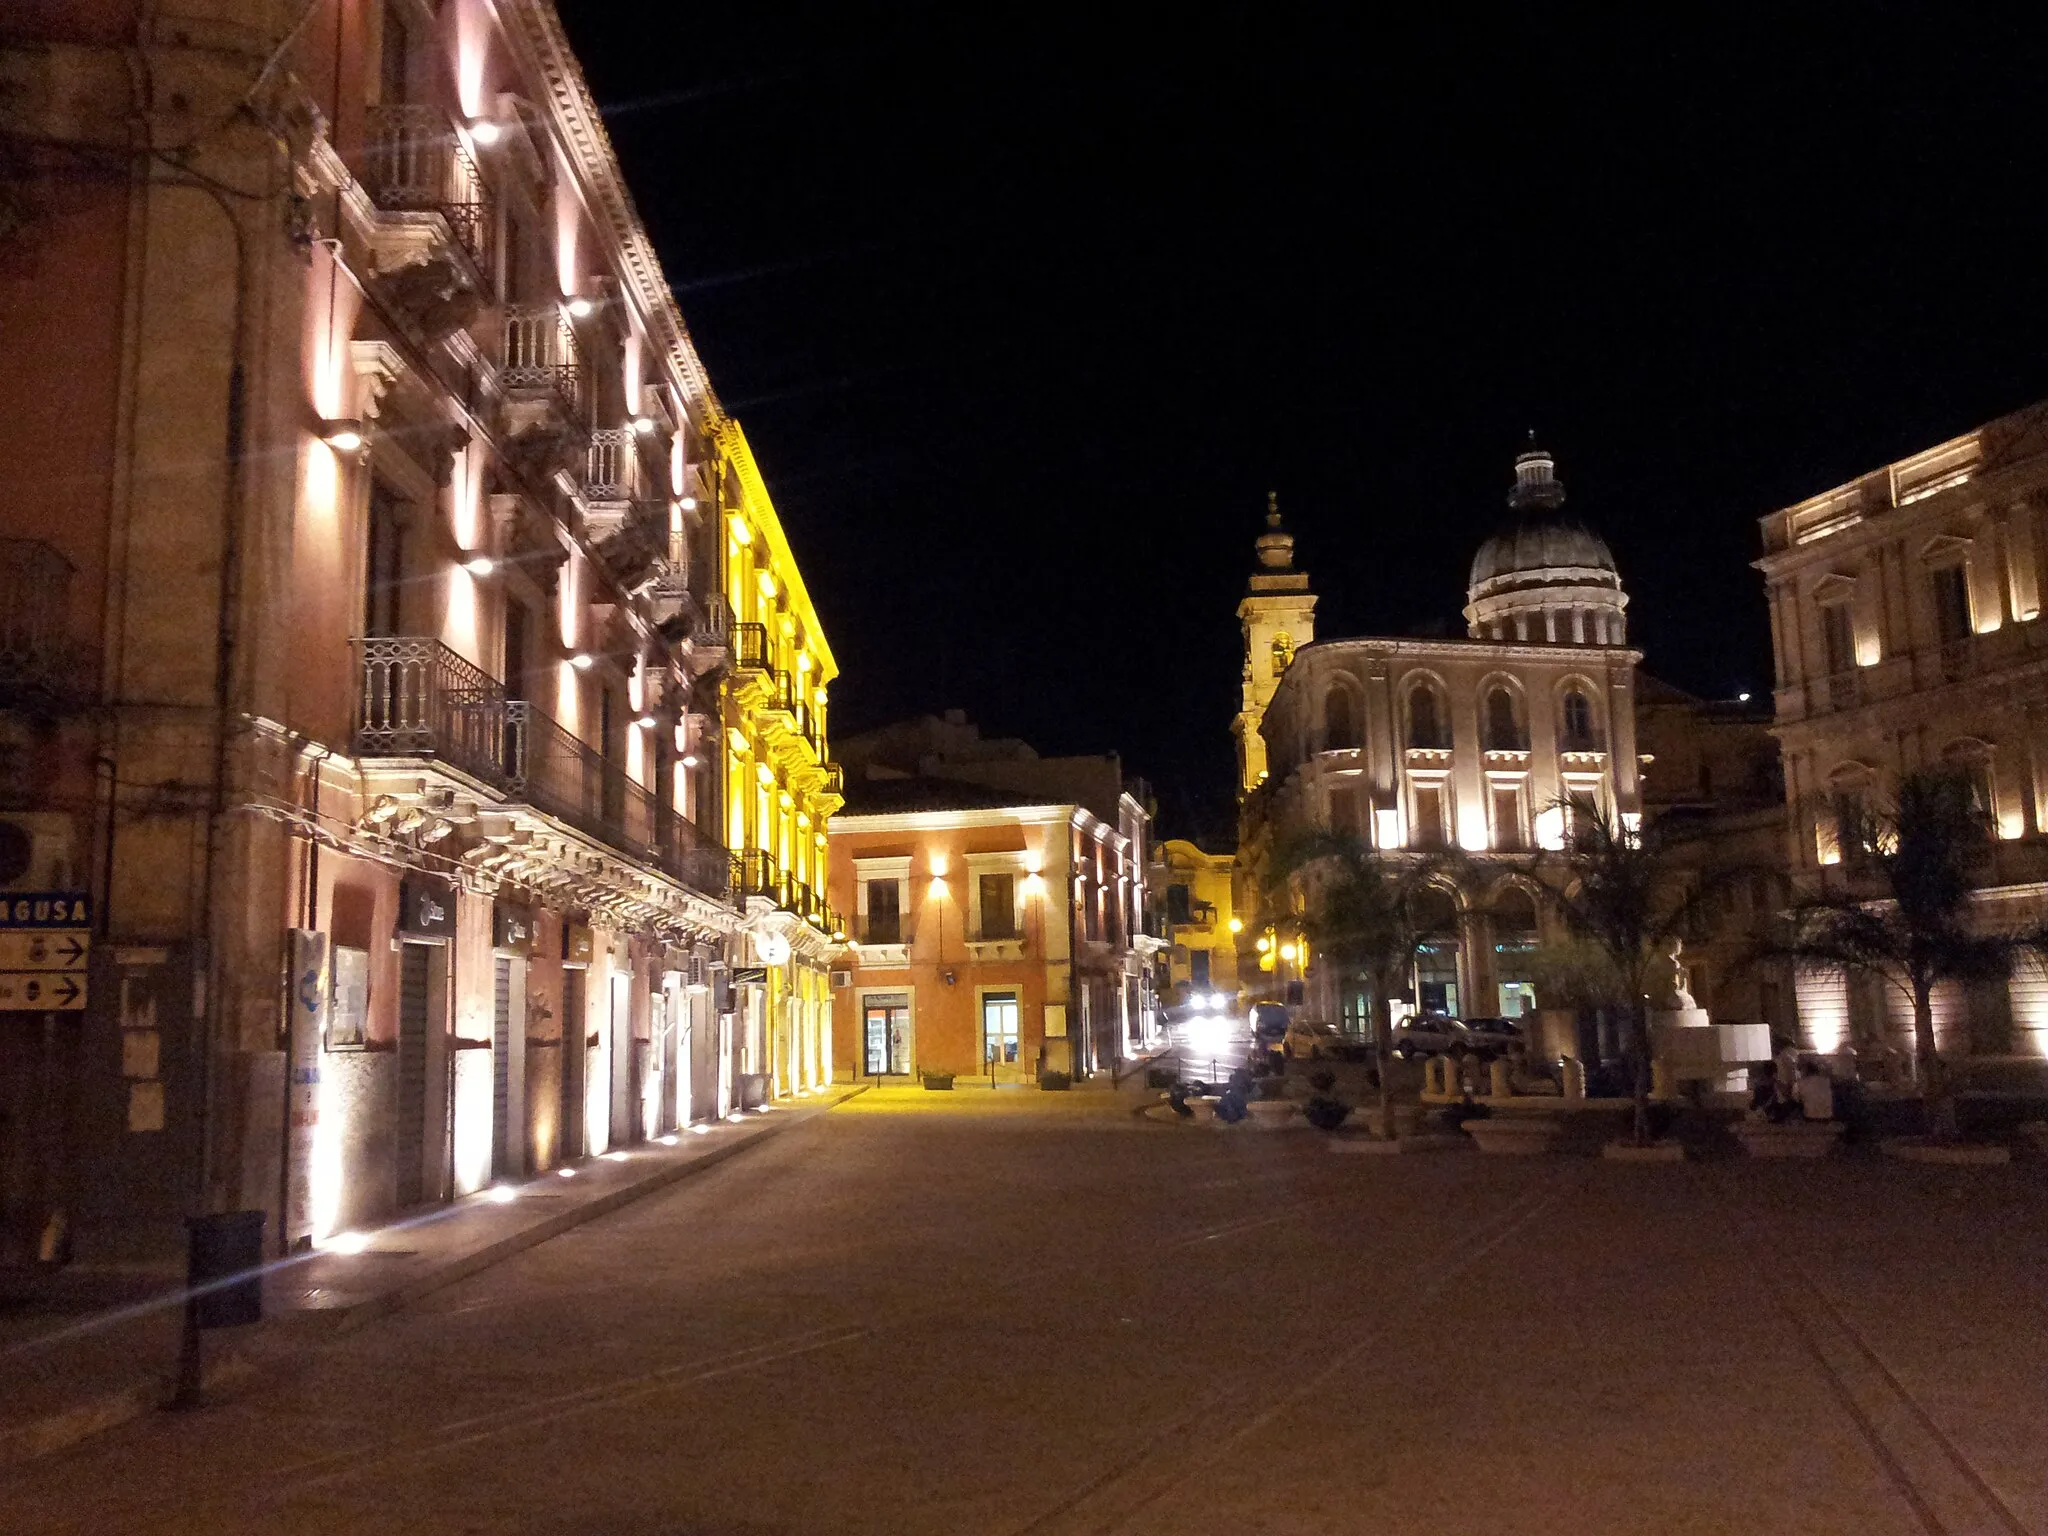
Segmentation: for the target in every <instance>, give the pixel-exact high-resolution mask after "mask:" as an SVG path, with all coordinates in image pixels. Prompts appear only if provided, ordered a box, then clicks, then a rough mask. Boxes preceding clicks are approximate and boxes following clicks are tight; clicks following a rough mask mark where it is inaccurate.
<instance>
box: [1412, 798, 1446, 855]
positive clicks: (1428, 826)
mask: <svg viewBox="0 0 2048 1536" xmlns="http://www.w3.org/2000/svg"><path fill="white" fill-rule="evenodd" d="M1414 834H1415V835H1414V845H1415V846H1416V847H1417V848H1441V847H1443V846H1444V787H1443V785H1442V784H1439V783H1435V782H1432V783H1428V784H1417V785H1416V786H1415V827H1414Z"/></svg>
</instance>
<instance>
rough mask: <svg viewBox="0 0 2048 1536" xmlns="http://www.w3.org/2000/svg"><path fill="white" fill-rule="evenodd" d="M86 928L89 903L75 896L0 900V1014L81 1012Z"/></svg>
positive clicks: (57, 893) (88, 945)
mask: <svg viewBox="0 0 2048 1536" xmlns="http://www.w3.org/2000/svg"><path fill="white" fill-rule="evenodd" d="M91 924H92V909H91V903H90V902H89V901H88V899H87V898H86V897H85V895H84V894H82V893H80V892H73V891H44V892H33V893H27V894H8V895H6V896H0V1011H11V1012H16V1013H23V1012H27V1013H77V1012H79V1011H80V1010H81V1009H83V1008H84V1007H85V966H86V961H87V960H88V959H89V958H90V956H91V954H92V926H91Z"/></svg>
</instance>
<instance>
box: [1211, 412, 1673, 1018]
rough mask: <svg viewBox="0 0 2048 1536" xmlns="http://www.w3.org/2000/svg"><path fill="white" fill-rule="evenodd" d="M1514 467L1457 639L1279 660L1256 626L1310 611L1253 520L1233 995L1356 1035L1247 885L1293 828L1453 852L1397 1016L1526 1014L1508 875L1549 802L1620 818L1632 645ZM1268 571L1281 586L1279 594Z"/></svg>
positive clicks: (1391, 639) (1532, 840)
mask: <svg viewBox="0 0 2048 1536" xmlns="http://www.w3.org/2000/svg"><path fill="white" fill-rule="evenodd" d="M1515 476H1516V478H1515V484H1514V486H1513V488H1512V489H1511V490H1510V492H1509V493H1508V504H1509V508H1510V520H1509V522H1508V523H1507V524H1506V526H1504V527H1503V528H1502V529H1501V531H1500V532H1498V533H1497V534H1495V535H1494V536H1493V537H1491V538H1489V539H1488V540H1486V542H1485V543H1484V544H1482V545H1481V547H1480V549H1479V551H1478V553H1477V555H1476V556H1475V557H1474V559H1473V562H1472V568H1471V572H1470V578H1469V581H1468V584H1467V589H1466V596H1467V601H1466V606H1465V620H1466V625H1467V631H1468V632H1467V634H1466V635H1465V637H1463V638H1456V639H1453V638H1426V637H1416V638H1409V637H1395V636H1386V637H1361V638H1356V639H1348V638H1347V639H1331V638H1324V639H1317V640H1303V642H1302V643H1298V644H1296V645H1295V646H1294V647H1293V649H1292V653H1291V655H1287V656H1283V655H1282V653H1281V651H1280V649H1278V648H1277V646H1276V643H1275V640H1273V639H1266V638H1265V632H1266V630H1267V629H1269V628H1270V629H1272V630H1274V631H1275V637H1276V639H1277V633H1278V631H1279V629H1280V628H1281V626H1283V625H1286V624H1294V625H1299V624H1300V622H1301V619H1300V617H1299V615H1301V614H1302V613H1304V612H1305V611H1306V610H1305V608H1304V607H1303V604H1304V603H1305V601H1308V600H1311V599H1310V596H1309V592H1308V577H1307V575H1306V573H1305V572H1301V571H1299V570H1297V569H1296V567H1295V565H1294V561H1293V539H1292V537H1291V536H1290V535H1288V534H1287V533H1286V532H1285V530H1284V529H1283V528H1282V527H1281V526H1280V524H1279V521H1278V518H1277V516H1276V515H1272V514H1269V517H1268V524H1269V526H1268V530H1267V532H1266V533H1265V534H1264V535H1262V536H1261V538H1260V541H1259V549H1258V562H1259V563H1258V567H1257V570H1256V573H1255V574H1254V576H1253V578H1252V587H1251V590H1250V591H1249V592H1248V594H1247V596H1246V598H1245V600H1244V603H1243V605H1242V606H1241V608H1240V614H1241V615H1242V614H1244V613H1245V612H1246V610H1250V611H1251V613H1252V614H1254V615H1256V616H1257V618H1258V622H1257V623H1256V624H1254V623H1252V622H1247V623H1246V630H1245V632H1246V635H1247V643H1248V651H1247V655H1246V657H1245V666H1246V668H1247V676H1248V677H1254V678H1256V677H1257V676H1259V674H1260V669H1261V667H1262V666H1266V665H1274V666H1277V667H1278V668H1279V672H1278V676H1277V679H1276V681H1275V682H1274V684H1273V686H1272V689H1271V692H1270V695H1269V696H1268V698H1267V699H1266V701H1265V703H1264V705H1263V708H1255V707H1253V706H1252V704H1251V703H1249V702H1248V704H1247V707H1246V709H1245V710H1244V711H1243V712H1242V713H1241V714H1240V715H1239V717H1238V726H1237V731H1238V736H1239V740H1240V741H1241V742H1242V741H1243V740H1244V739H1245V738H1246V733H1247V731H1250V732H1253V733H1256V735H1257V736H1258V737H1259V739H1260V742H1261V750H1262V752H1263V755H1264V760H1265V765H1266V766H1265V773H1264V777H1263V780H1262V781H1261V782H1257V783H1254V784H1251V785H1248V786H1246V795H1245V801H1244V805H1243V810H1242V817H1241V837H1240V858H1241V859H1242V861H1243V864H1244V866H1245V871H1246V878H1245V889H1246V891H1247V893H1248V897H1250V898H1252V899H1257V900H1259V901H1260V903H1261V905H1260V908H1259V910H1258V911H1257V913H1256V915H1255V916H1254V917H1252V918H1251V919H1250V920H1248V921H1247V922H1246V931H1245V933H1244V934H1243V936H1242V943H1243V948H1242V951H1241V955H1240V964H1241V966H1242V971H1243V974H1244V975H1245V976H1246V977H1248V978H1252V979H1253V984H1252V991H1253V993H1254V995H1263V996H1268V997H1275V998H1279V999H1282V1000H1286V1001H1291V1002H1296V1003H1299V1004H1300V1005H1301V1006H1302V1007H1303V1008H1304V1009H1305V1010H1306V1011H1307V1014H1308V1016H1310V1017H1312V1018H1317V1019H1323V1020H1328V1021H1331V1022H1339V1023H1342V1024H1344V1025H1346V1026H1347V1027H1352V1028H1356V1029H1363V1028H1364V1027H1365V1020H1366V1018H1367V1011H1366V1003H1365V1000H1364V999H1363V998H1362V997H1361V996H1356V995H1351V994H1350V993H1348V992H1347V990H1346V989H1345V988H1344V987H1340V985H1339V984H1338V982H1337V980H1336V978H1335V977H1334V975H1333V974H1332V972H1331V968H1330V967H1328V966H1324V965H1318V964H1317V962H1316V957H1315V956H1314V955H1313V954H1312V953H1309V952H1308V951H1307V950H1306V949H1305V947H1304V945H1303V944H1302V941H1301V940H1300V937H1299V934H1298V932H1297V931H1296V930H1295V929H1294V927H1293V918H1292V912H1291V910H1290V909H1289V906H1288V905H1287V903H1286V902H1285V901H1284V899H1281V898H1279V897H1278V896H1277V895H1276V894H1275V893H1274V892H1273V891H1271V890H1270V889H1269V886H1270V866H1271V860H1272V858H1273V855H1274V852H1275V850H1276V849H1277V848H1279V847H1281V846H1284V845H1285V843H1286V842H1287V841H1288V840H1289V839H1290V837H1292V836H1294V835H1297V834H1299V833H1301V832H1303V831H1305V830H1307V829H1311V828H1321V829H1328V830H1335V831H1340V832H1345V833H1351V834H1354V835H1356V836H1357V837H1359V838H1361V839H1363V840H1365V841H1366V842H1367V843H1369V844H1370V845H1371V846H1372V847H1374V848H1376V849H1378V850H1380V851H1381V852H1383V853H1385V854H1388V855H1391V856H1393V857H1395V858H1397V859H1398V858H1401V857H1403V856H1406V855H1417V856H1419V855H1421V854H1423V853H1425V852H1427V851H1430V850H1436V849H1457V850H1460V851H1461V852H1462V853H1463V854H1464V855H1465V860H1464V863H1463V868H1464V870H1465V873H1463V874H1462V875H1460V876H1458V877H1456V878H1452V879H1447V880H1446V882H1445V886H1444V900H1445V903H1446V915H1447V917H1448V915H1449V914H1450V913H1451V912H1452V911H1455V913H1456V914H1457V916H1458V918H1459V919H1460V922H1459V925H1458V933H1459V937H1457V938H1455V939H1447V940H1445V941H1444V942H1443V943H1442V944H1441V945H1438V946H1435V947H1433V948H1431V949H1429V950H1428V951H1426V952H1425V953H1424V954H1423V955H1421V956H1420V957H1419V958H1418V961H1417V965H1416V972H1415V976H1414V986H1413V998H1414V1001H1413V1004H1412V1006H1414V1007H1416V1008H1418V1009H1421V1010H1426V1011H1434V1012H1442V1013H1448V1014H1451V1015H1454V1016H1458V1015H1463V1016H1476V1015H1496V1014H1499V1015H1508V1016H1516V1015H1520V1014H1523V1013H1525V1012H1529V1011H1531V1010H1533V1008H1534V1006H1535V993H1534V987H1533V978H1532V975H1531V973H1530V963H1529V962H1530V956H1531V955H1532V953H1533V951H1534V949H1535V946H1536V945H1537V943H1538V942H1539V940H1540V939H1541V938H1542V937H1543V936H1544V935H1545V932H1546V925H1547V924H1548V923H1549V922H1550V921H1551V919H1550V918H1549V917H1548V916H1547V915H1546V914H1545V913H1544V912H1543V909H1542V904H1541V902H1540V901H1539V899H1538V898H1539V894H1540V893H1539V892H1538V891H1537V889H1536V888H1535V886H1534V885H1533V884H1532V883H1531V882H1530V881H1529V879H1528V878H1527V875H1526V871H1527V869H1528V867H1529V866H1530V864H1531V863H1532V862H1533V860H1534V857H1535V855H1536V853H1537V851H1538V850H1541V849H1554V848H1558V847H1561V846H1562V845H1563V843H1564V839H1565V835H1566V823H1565V817H1566V816H1567V814H1569V812H1568V811H1567V810H1566V809H1565V802H1566V801H1567V800H1574V801H1576V800H1584V801H1586V802H1589V803H1590V804H1591V805H1592V806H1593V807H1595V808H1596V812H1595V813H1596V814H1599V815H1602V816H1605V817H1608V818H1612V819H1613V820H1614V821H1615V822H1616V823H1617V824H1621V825H1634V824H1636V823H1637V821H1638V819H1639V817H1640V814H1641V809H1642V805H1641V786H1640V782H1639V777H1638V762H1637V750H1636V741H1635V698H1634V695H1635V686H1636V669H1637V665H1638V663H1639V662H1640V661H1641V654H1640V653H1639V652H1637V651H1635V650H1633V649H1631V648H1630V647H1629V645H1628V643H1627V619H1626V608H1627V602H1628V599H1627V596H1626V594H1625V593H1624V592H1623V590H1622V586H1621V580H1620V577H1619V575H1618V574H1617V572H1616V569H1615V564H1614V559H1613V556H1612V555H1611V554H1610V553H1609V552H1608V550H1607V547H1606V545H1605V544H1604V543H1602V542H1601V541H1600V539H1599V538H1598V537H1597V536H1596V535H1594V534H1593V533H1591V532H1590V531H1589V530H1587V529H1586V528H1584V527H1583V526H1581V525H1579V524H1578V523H1576V522H1573V521H1570V520H1568V519H1567V518H1565V516H1564V515H1563V512H1562V507H1563V503H1564V488H1563V486H1562V485H1561V484H1560V483H1559V481H1558V480H1557V478H1556V474H1555V466H1554V464H1553V462H1552V460H1551V458H1550V456H1549V455H1548V454H1547V453H1544V452H1542V451H1541V450H1538V449H1534V448H1532V449H1530V450H1529V451H1528V452H1525V453H1523V454H1522V455H1521V456H1520V458H1519V459H1518V460H1517V461H1516V464H1515ZM1276 580H1287V581H1288V582H1289V583H1290V584H1289V585H1288V586H1287V587H1286V588H1285V589H1283V590H1282V594H1281V595H1279V596H1276V593H1275V588H1274V585H1273V584H1274V583H1275V582H1276ZM1281 600H1284V601H1285V602H1286V603H1287V604H1289V605H1291V606H1290V607H1289V608H1288V609H1287V610H1286V611H1285V612H1283V611H1282V610H1281V609H1280V607H1279V602H1280V601H1281ZM1268 613H1270V614H1271V615H1272V617H1271V618H1270V619H1268V618H1267V617H1266V615H1267V614H1268ZM1289 634H1290V637H1295V636H1294V631H1293V630H1289ZM1295 638H1299V637H1295ZM1247 699H1248V701H1249V700H1250V699H1251V694H1250V691H1249V685H1248V692H1247ZM1240 760H1241V761H1247V760H1248V759H1247V758H1246V757H1245V756H1244V754H1242V753H1241V754H1240ZM1551 1044H1552V1046H1553V1053H1554V1052H1556V1051H1573V1052H1575V1053H1578V1052H1580V1050H1581V1047H1580V1046H1579V1044H1578V1043H1577V1042H1576V1041H1573V1040H1560V1041H1556V1042H1551Z"/></svg>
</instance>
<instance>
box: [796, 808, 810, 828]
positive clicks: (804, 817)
mask: <svg viewBox="0 0 2048 1536" xmlns="http://www.w3.org/2000/svg"><path fill="white" fill-rule="evenodd" d="M796 824H797V825H798V826H799V827H801V828H802V829H803V830H804V831H806V832H808V831H810V830H811V813H810V812H809V811H798V812H797V813H796Z"/></svg>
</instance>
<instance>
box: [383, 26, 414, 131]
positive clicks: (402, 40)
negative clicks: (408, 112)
mask: <svg viewBox="0 0 2048 1536" xmlns="http://www.w3.org/2000/svg"><path fill="white" fill-rule="evenodd" d="M381 30H382V32H383V37H382V38H381V39H380V42H381V44H382V47H381V48H380V49H379V51H378V52H379V57H378V61H377V64H378V68H377V88H378V100H379V101H381V102H382V103H383V104H384V105H385V106H387V107H389V106H397V105H398V104H400V103H401V102H403V101H404V100H405V99H406V76H407V74H408V73H409V71H408V69H407V65H408V63H409V62H410V60H409V59H408V55H409V54H410V53H411V52H412V44H411V39H409V38H408V37H407V36H406V35H405V21H404V18H403V17H401V16H400V15H399V13H398V6H397V4H396V3H394V0H384V15H383V27H382V28H381Z"/></svg>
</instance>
